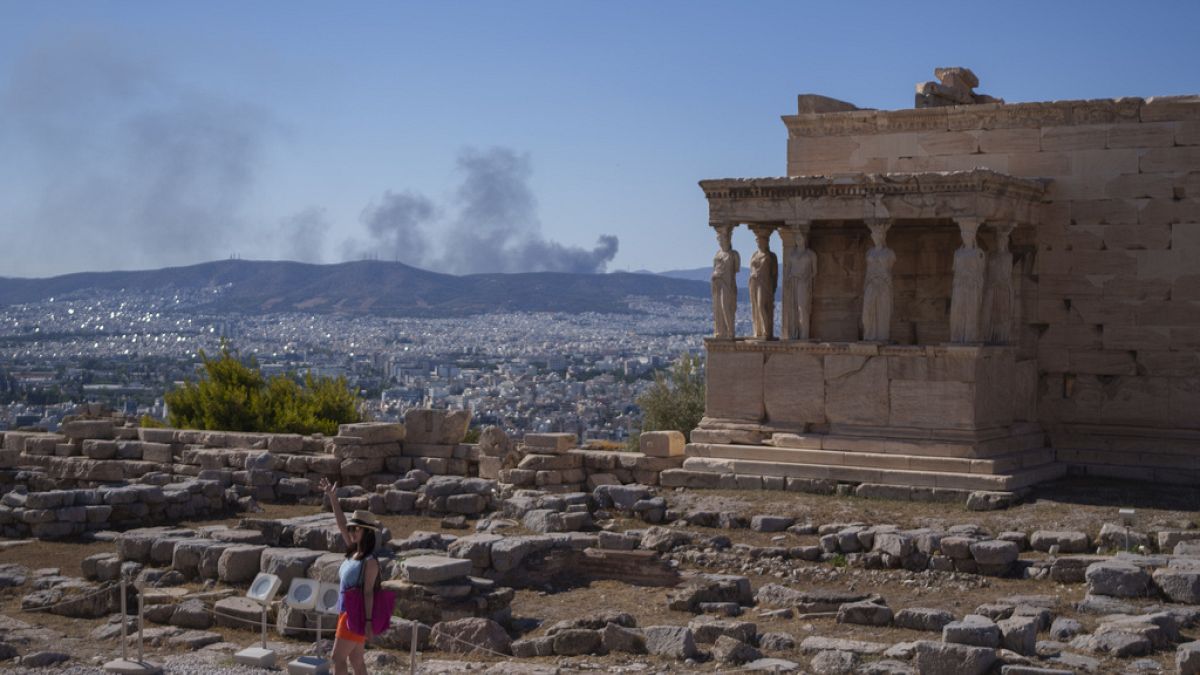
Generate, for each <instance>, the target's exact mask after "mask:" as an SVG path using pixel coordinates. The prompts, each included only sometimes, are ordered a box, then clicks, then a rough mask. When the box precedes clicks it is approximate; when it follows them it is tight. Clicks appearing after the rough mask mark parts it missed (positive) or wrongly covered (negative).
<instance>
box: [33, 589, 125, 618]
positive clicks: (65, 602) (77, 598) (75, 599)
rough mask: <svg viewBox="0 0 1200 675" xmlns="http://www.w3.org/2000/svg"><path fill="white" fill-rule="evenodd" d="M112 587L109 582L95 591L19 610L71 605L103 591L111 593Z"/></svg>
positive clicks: (40, 610)
mask: <svg viewBox="0 0 1200 675" xmlns="http://www.w3.org/2000/svg"><path fill="white" fill-rule="evenodd" d="M113 588H115V586H114V585H112V584H111V582H110V583H109V585H107V586H104V587H103V588H101V589H100V590H98V591H96V592H95V593H88V594H87V595H80V596H75V597H72V598H70V599H69V600H62V601H59V602H56V603H54V604H50V605H42V606H40V607H21V611H22V612H44V611H46V610H48V609H54V608H55V607H65V606H66V605H73V604H75V603H77V602H83V601H84V600H87V599H89V598H94V597H96V596H99V595H103V594H104V593H111V592H112V591H113ZM46 590H54V589H53V588H50V589H46Z"/></svg>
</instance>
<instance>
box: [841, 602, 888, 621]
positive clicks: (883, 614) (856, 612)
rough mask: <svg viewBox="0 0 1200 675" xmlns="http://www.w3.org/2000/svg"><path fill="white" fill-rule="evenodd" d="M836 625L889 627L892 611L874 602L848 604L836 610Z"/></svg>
mask: <svg viewBox="0 0 1200 675" xmlns="http://www.w3.org/2000/svg"><path fill="white" fill-rule="evenodd" d="M837 622H838V623H849V624H857V625H861V626H890V625H891V623H892V610H891V608H889V607H888V606H886V605H880V604H877V603H874V602H848V603H846V604H844V605H842V606H841V607H839V608H838V613H837Z"/></svg>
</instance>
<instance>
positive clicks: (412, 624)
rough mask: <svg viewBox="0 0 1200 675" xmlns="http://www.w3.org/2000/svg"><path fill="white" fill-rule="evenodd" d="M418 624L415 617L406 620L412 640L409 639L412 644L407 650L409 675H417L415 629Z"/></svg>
mask: <svg viewBox="0 0 1200 675" xmlns="http://www.w3.org/2000/svg"><path fill="white" fill-rule="evenodd" d="M420 625H421V624H419V623H417V621H416V619H413V620H412V621H409V622H408V629H409V633H411V635H412V640H410V642H411V643H412V645H411V647H409V652H408V672H409V673H410V674H411V675H417V630H418V628H419V627H420Z"/></svg>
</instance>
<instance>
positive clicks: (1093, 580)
mask: <svg viewBox="0 0 1200 675" xmlns="http://www.w3.org/2000/svg"><path fill="white" fill-rule="evenodd" d="M1086 579H1087V584H1088V593H1092V594H1096V595H1108V596H1113V597H1117V598H1138V597H1142V596H1145V595H1146V594H1147V593H1148V592H1149V589H1150V575H1149V574H1147V573H1146V571H1145V570H1143V569H1142V568H1140V567H1138V566H1136V565H1133V564H1130V563H1127V562H1121V561H1118V560H1109V561H1105V562H1097V563H1092V564H1091V565H1088V568H1087V572H1086Z"/></svg>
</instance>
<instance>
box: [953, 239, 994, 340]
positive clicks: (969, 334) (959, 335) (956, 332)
mask: <svg viewBox="0 0 1200 675" xmlns="http://www.w3.org/2000/svg"><path fill="white" fill-rule="evenodd" d="M958 229H959V232H960V234H962V242H963V243H962V246H960V247H959V249H958V250H957V251H955V252H954V288H953V290H952V291H951V292H950V341H951V342H955V343H959V344H964V343H971V342H979V341H980V334H979V312H980V309H981V308H982V307H983V279H984V275H985V274H986V273H987V255H986V254H985V253H984V252H983V251H982V250H980V248H979V247H978V246H976V244H975V235H976V233H977V232H978V231H979V220H978V219H976V218H961V219H959V220H958Z"/></svg>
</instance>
